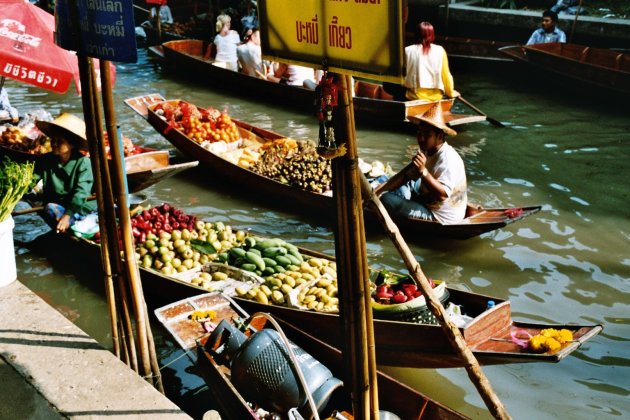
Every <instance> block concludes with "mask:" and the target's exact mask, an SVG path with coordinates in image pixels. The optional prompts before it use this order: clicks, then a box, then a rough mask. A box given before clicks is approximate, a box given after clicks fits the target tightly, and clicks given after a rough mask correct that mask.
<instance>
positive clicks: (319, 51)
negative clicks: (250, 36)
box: [259, 0, 403, 80]
mask: <svg viewBox="0 0 630 420" xmlns="http://www.w3.org/2000/svg"><path fill="white" fill-rule="evenodd" d="M259 6H260V23H261V38H262V48H263V54H264V55H265V56H266V57H267V58H271V59H274V60H277V61H288V62H294V63H301V64H306V65H310V66H311V67H321V66H322V64H323V62H324V60H325V63H326V65H327V66H328V68H329V69H331V70H333V71H338V72H341V73H346V74H356V75H363V74H367V75H370V76H372V77H373V78H376V79H381V80H399V78H400V76H401V74H402V33H403V27H402V26H403V25H402V22H401V21H402V19H401V14H402V6H401V0H303V1H299V2H295V1H286V0H266V1H265V2H260V3H259Z"/></svg>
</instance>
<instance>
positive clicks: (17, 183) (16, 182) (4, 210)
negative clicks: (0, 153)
mask: <svg viewBox="0 0 630 420" xmlns="http://www.w3.org/2000/svg"><path fill="white" fill-rule="evenodd" d="M34 169H35V165H34V164H33V163H32V162H31V163H23V164H22V163H16V162H13V161H12V160H11V159H10V158H9V157H7V156H5V157H4V159H3V160H2V164H0V222H4V221H5V220H6V219H8V218H9V217H10V216H11V212H12V211H13V209H14V208H15V205H16V204H17V202H18V201H20V199H21V198H22V196H23V195H24V194H25V193H26V192H27V191H28V189H29V188H30V185H31V180H32V179H33V170H34Z"/></svg>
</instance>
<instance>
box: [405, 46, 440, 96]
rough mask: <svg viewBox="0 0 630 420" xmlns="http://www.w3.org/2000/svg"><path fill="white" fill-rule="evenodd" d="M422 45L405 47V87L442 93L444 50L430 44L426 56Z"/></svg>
mask: <svg viewBox="0 0 630 420" xmlns="http://www.w3.org/2000/svg"><path fill="white" fill-rule="evenodd" d="M423 50H424V48H423V47H422V45H418V44H414V45H409V46H408V47H405V64H406V66H407V70H406V76H405V87H407V88H410V89H417V88H426V89H440V90H441V91H442V92H443V91H444V83H443V82H442V62H443V60H444V55H445V52H444V48H442V47H441V46H439V45H435V44H431V48H430V49H429V52H428V53H427V54H423V53H422V52H423Z"/></svg>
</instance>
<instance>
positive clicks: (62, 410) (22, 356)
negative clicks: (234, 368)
mask: <svg viewBox="0 0 630 420" xmlns="http://www.w3.org/2000/svg"><path fill="white" fill-rule="evenodd" d="M0 269H1V268H0ZM0 384H2V385H1V386H0V398H1V400H2V403H1V404H0V419H29V420H33V419H35V420H36V419H55V418H72V419H83V418H85V419H88V418H89V419H99V418H107V419H113V418H125V419H149V418H150V419H169V420H170V419H190V418H191V417H190V416H188V415H187V414H186V413H184V412H183V411H182V410H181V409H180V408H179V407H177V406H176V405H175V404H173V403H172V402H171V401H170V400H169V399H167V398H166V397H165V396H164V395H162V394H161V393H160V392H158V391H157V390H156V389H155V388H153V387H152V386H151V385H150V384H149V383H147V382H146V381H144V380H143V379H142V378H140V377H139V376H138V375H137V374H136V373H135V372H133V371H132V370H131V369H129V368H128V367H127V366H126V365H125V364H124V363H122V362H121V361H120V360H119V359H118V358H116V356H114V355H113V354H112V353H111V352H110V351H108V350H106V349H104V348H103V347H102V346H101V345H100V344H98V343H97V342H96V341H95V340H93V339H92V338H91V337H90V336H88V335H87V334H86V333H85V332H83V331H82V330H81V329H79V328H78V327H77V326H75V325H74V324H73V323H72V322H70V321H69V320H67V319H66V318H64V317H63V316H62V315H61V314H60V313H59V312H57V311H56V310H55V309H53V308H52V307H50V306H49V305H48V304H47V303H46V302H44V301H43V300H42V299H40V298H39V297H38V296H37V295H36V294H35V293H33V292H32V291H30V290H29V289H28V288H27V287H26V286H24V285H23V284H22V283H20V282H19V281H15V282H13V283H11V284H9V285H7V286H4V287H0Z"/></svg>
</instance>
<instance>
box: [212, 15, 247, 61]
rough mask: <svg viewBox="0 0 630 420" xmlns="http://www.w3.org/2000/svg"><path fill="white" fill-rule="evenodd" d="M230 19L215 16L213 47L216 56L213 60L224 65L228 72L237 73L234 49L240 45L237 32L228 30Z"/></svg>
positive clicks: (227, 16) (236, 58)
mask: <svg viewBox="0 0 630 420" xmlns="http://www.w3.org/2000/svg"><path fill="white" fill-rule="evenodd" d="M231 24H232V18H231V17H230V16H229V15H225V14H222V15H219V16H217V24H216V29H217V35H216V36H215V37H214V45H215V46H216V48H217V54H216V56H215V58H214V61H215V62H216V63H225V68H227V69H228V70H233V71H238V57H237V56H236V47H238V45H239V44H240V43H241V37H240V36H239V34H238V32H236V31H234V30H232V29H230V26H231Z"/></svg>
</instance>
